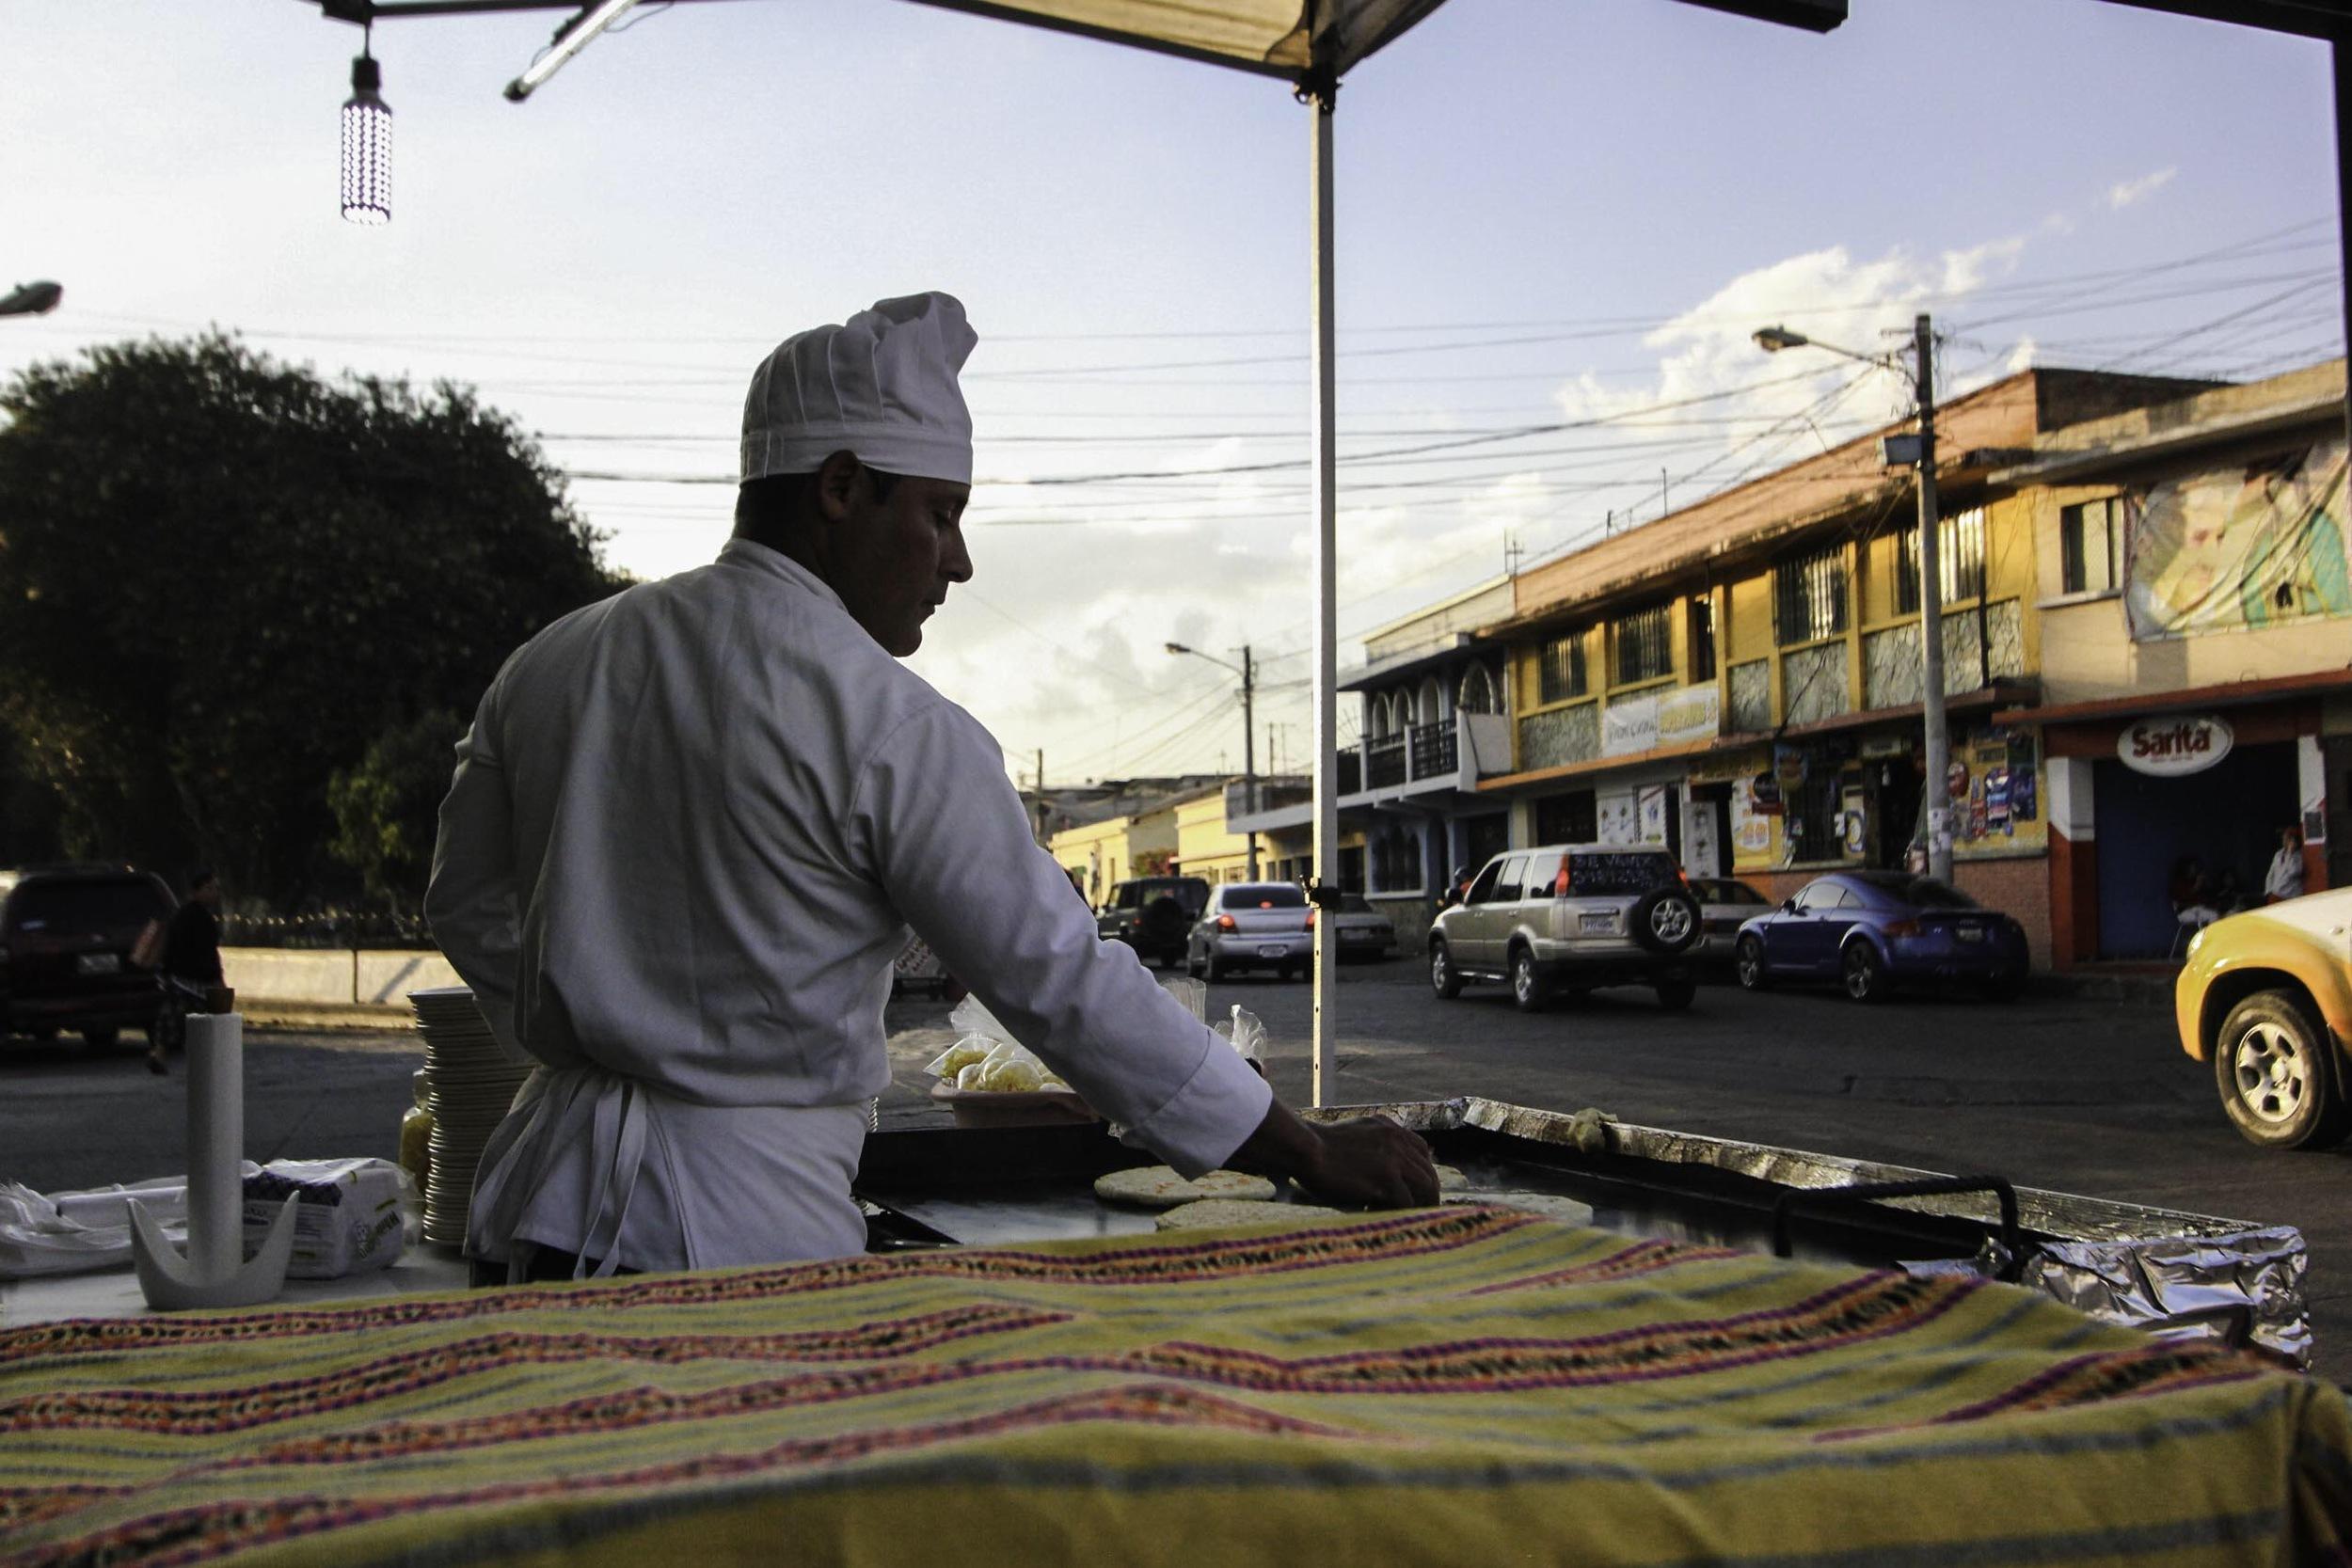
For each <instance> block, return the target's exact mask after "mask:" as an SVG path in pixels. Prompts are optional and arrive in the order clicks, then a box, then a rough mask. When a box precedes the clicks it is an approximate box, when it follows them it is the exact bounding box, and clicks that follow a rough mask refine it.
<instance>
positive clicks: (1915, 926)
mask: <svg viewBox="0 0 2352 1568" xmlns="http://www.w3.org/2000/svg"><path fill="white" fill-rule="evenodd" d="M1886 934H1887V935H1888V936H1890V937H1915V936H1917V935H1918V934H1919V923H1918V922H1917V921H1915V920H1898V921H1896V922H1895V923H1894V924H1893V925H1891V926H1889V927H1887V928H1886Z"/></svg>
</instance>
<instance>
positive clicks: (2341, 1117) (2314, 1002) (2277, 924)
mask: <svg viewBox="0 0 2352 1568" xmlns="http://www.w3.org/2000/svg"><path fill="white" fill-rule="evenodd" d="M2172 1010H2173V1015H2174V1018H2175V1020H2176V1022H2178V1023H2179V1025H2180V1031H2181V1049H2182V1050H2184V1051H2185V1052H2187V1053H2189V1055H2190V1056H2191V1057H2193V1058H2195V1059H2196V1060H2198V1061H2201V1062H2211V1063H2212V1064H2213V1069H2214V1085H2215V1087H2216V1088H2217V1089H2218V1090H2219V1092H2220V1095H2221V1108H2222V1110H2224V1111H2226V1112H2227V1113H2229V1117H2230V1121H2231V1123H2232V1124H2233V1126H2235V1127H2236V1128H2237V1130H2238V1132H2241V1133H2243V1134H2244V1135H2245V1137H2246V1139H2247V1141H2248V1142H2249V1143H2255V1144H2260V1145H2262V1146H2263V1147H2264V1148H2326V1147H2328V1145H2330V1144H2334V1143H2337V1142H2340V1141H2341V1140H2342V1139H2343V1137H2344V1134H2345V1133H2346V1132H2352V1057H2347V1054H2346V1045H2345V1042H2346V1041H2352V888H2345V889H2339V890H2337V891H2334V892H2330V893H2314V894H2312V895H2310V896H2308V897H2304V898H2290V899H2288V900H2287V901H2286V902H2284V903H2280V904H2270V905H2266V906H2265V907H2264V908H2262V909H2258V910H2248V911H2245V912H2244V913H2242V914H2233V915H2231V916H2229V917H2228V918H2226V919H2223V920H2217V921H2215V922H2214V923H2213V924H2212V925H2211V926H2208V927H2205V928H2204V930H2202V931H2201V932H2200V933H2198V936H2197V940H2196V941H2194V942H2190V943H2189V946H2188V962H2187V964H2186V965H2185V967H2184V968H2183V969H2182V970H2181V977H2180V979H2179V981H2178V982H2177V983H2176V984H2175V985H2174V987H2173V991H2172Z"/></svg>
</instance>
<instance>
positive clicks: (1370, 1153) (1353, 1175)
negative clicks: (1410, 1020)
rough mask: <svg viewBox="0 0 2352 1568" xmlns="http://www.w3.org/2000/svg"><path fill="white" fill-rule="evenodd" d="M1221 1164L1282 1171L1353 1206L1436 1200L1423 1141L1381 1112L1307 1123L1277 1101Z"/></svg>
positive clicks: (1434, 1176)
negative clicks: (1327, 1122) (1370, 1115)
mask: <svg viewBox="0 0 2352 1568" xmlns="http://www.w3.org/2000/svg"><path fill="white" fill-rule="evenodd" d="M1226 1163H1227V1164H1230V1165H1232V1166H1234V1167H1236V1168H1237V1169H1241V1170H1252V1171H1258V1172H1261V1173H1263V1174H1264V1175H1268V1176H1287V1177H1289V1178H1290V1179H1291V1180H1295V1181H1296V1182H1297V1183H1298V1184H1299V1185H1300V1186H1302V1187H1304V1188H1306V1189H1307V1190H1308V1191H1309V1192H1311V1193H1312V1194H1313V1195H1314V1196H1317V1197H1319V1198H1322V1199H1323V1200H1324V1201H1326V1202H1327V1203H1332V1204H1343V1205H1346V1206H1348V1207H1351V1208H1358V1209H1415V1208H1425V1207H1427V1206H1428V1205H1430V1204H1433V1203H1435V1202H1437V1201H1438V1165H1437V1160H1436V1157H1435V1156H1433V1155H1432V1154H1431V1153H1430V1152H1429V1146H1428V1144H1426V1143H1424V1142H1423V1141H1422V1138H1421V1136H1420V1134H1418V1133H1415V1132H1406V1130H1405V1129H1404V1128H1402V1127H1399V1126H1398V1125H1397V1124H1396V1123H1395V1122H1392V1121H1391V1120H1389V1119H1388V1118H1387V1117H1359V1118H1358V1119H1357V1120H1354V1121H1342V1122H1332V1123H1329V1124H1327V1125H1320V1126H1317V1125H1310V1124H1309V1123H1307V1122H1304V1121H1301V1120H1299V1119H1298V1117H1296V1116H1295V1115H1294V1114H1292V1112H1291V1110H1290V1109H1289V1107H1287V1106H1285V1105H1284V1104H1283V1103H1282V1102H1281V1101H1279V1100H1278V1101H1275V1102H1274V1103H1273V1104H1272V1105H1270V1106H1268V1107H1267V1108H1266V1114H1265V1119H1264V1120H1263V1121H1261V1122H1260V1123H1259V1124H1258V1130H1257V1131H1256V1132H1253V1133H1251V1134H1250V1135H1249V1138H1248V1141H1247V1142H1245V1143H1244V1144H1243V1145H1242V1146H1241V1148H1238V1149H1236V1150H1235V1151H1234V1152H1233V1155H1232V1158H1231V1159H1230V1160H1228V1161H1227V1162H1226Z"/></svg>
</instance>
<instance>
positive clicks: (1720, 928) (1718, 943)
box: [1691, 877, 1772, 964]
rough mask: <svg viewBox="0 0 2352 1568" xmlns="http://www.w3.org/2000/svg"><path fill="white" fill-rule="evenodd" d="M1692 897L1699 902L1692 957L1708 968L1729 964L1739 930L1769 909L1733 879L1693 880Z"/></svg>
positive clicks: (1768, 903)
mask: <svg viewBox="0 0 2352 1568" xmlns="http://www.w3.org/2000/svg"><path fill="white" fill-rule="evenodd" d="M1691 896H1692V897H1693V898H1695V899H1697V900H1698V901H1699V941H1698V945H1697V946H1695V947H1693V948H1692V950H1691V957H1692V958H1696V959H1698V960H1699V961H1700V962H1701V963H1707V964H1719V963H1720V964H1728V963H1730V962H1731V961H1732V957H1733V954H1734V952H1735V950H1736V949H1737V948H1738V947H1739V944H1740V927H1742V926H1744V925H1746V924H1747V923H1748V922H1749V921H1750V920H1753V919H1755V918H1756V916H1757V915H1759V914H1762V913H1763V912H1764V911H1766V910H1769V909H1771V908H1772V900H1771V899H1769V898H1767V897H1765V896H1764V895H1762V894H1760V893H1758V892H1756V889H1754V888H1752V887H1750V886H1748V884H1747V883H1745V882H1743V881H1740V879H1737V878H1735V877H1693V878H1692V879H1691Z"/></svg>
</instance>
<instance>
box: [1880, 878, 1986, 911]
mask: <svg viewBox="0 0 2352 1568" xmlns="http://www.w3.org/2000/svg"><path fill="white" fill-rule="evenodd" d="M1894 891H1895V896H1896V897H1898V898H1899V899H1901V900H1902V901H1903V902H1904V903H1906V904H1910V905H1912V906H1914V907H1915V908H1917V909H1922V910H1974V909H1981V908H1982V907H1983V906H1982V905H1980V904H1979V903H1978V902H1977V901H1976V900H1975V899H1974V898H1971V897H1969V896H1968V895H1966V894H1964V893H1963V892H1961V891H1960V889H1958V888H1956V887H1951V886H1948V885H1947V884H1946V883H1943V882H1939V881H1937V880H1936V879H1934V878H1932V877H1914V878H1912V879H1910V880H1909V881H1907V882H1905V883H1904V884H1903V885H1902V887H1901V888H1900V889H1899V890H1894Z"/></svg>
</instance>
